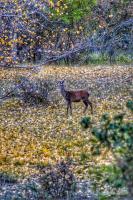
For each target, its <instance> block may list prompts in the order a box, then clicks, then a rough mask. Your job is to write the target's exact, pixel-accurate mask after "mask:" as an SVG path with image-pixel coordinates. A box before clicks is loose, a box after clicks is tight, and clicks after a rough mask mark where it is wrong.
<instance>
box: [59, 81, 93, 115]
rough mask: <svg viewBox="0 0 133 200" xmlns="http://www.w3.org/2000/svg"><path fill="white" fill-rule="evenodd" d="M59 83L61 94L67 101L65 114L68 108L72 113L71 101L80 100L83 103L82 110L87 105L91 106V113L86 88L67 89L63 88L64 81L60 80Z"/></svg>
mask: <svg viewBox="0 0 133 200" xmlns="http://www.w3.org/2000/svg"><path fill="white" fill-rule="evenodd" d="M59 84H60V91H61V94H62V96H63V97H64V99H65V100H66V102H67V115H68V111H69V109H70V112H71V114H72V102H80V101H83V103H84V104H85V109H84V112H85V111H86V110H87V108H88V105H89V106H90V107H91V113H92V114H93V107H92V103H91V102H90V101H89V99H88V98H89V93H88V91H86V90H76V91H68V90H65V87H64V81H60V82H59Z"/></svg>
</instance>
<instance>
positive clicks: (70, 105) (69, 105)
mask: <svg viewBox="0 0 133 200" xmlns="http://www.w3.org/2000/svg"><path fill="white" fill-rule="evenodd" d="M69 108H70V112H71V115H72V104H71V102H69V101H68V102H67V115H68V111H69Z"/></svg>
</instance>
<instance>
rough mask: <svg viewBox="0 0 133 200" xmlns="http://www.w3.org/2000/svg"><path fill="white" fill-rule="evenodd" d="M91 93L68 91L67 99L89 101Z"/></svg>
mask: <svg viewBox="0 0 133 200" xmlns="http://www.w3.org/2000/svg"><path fill="white" fill-rule="evenodd" d="M88 97H89V93H88V91H86V90H78V91H67V99H68V100H71V101H75V102H78V101H80V100H83V99H88Z"/></svg>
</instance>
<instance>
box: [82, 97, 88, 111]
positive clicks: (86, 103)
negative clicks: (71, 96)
mask: <svg viewBox="0 0 133 200" xmlns="http://www.w3.org/2000/svg"><path fill="white" fill-rule="evenodd" d="M83 103H84V104H85V109H84V111H83V112H84V113H85V111H86V110H87V108H88V104H89V103H88V100H83Z"/></svg>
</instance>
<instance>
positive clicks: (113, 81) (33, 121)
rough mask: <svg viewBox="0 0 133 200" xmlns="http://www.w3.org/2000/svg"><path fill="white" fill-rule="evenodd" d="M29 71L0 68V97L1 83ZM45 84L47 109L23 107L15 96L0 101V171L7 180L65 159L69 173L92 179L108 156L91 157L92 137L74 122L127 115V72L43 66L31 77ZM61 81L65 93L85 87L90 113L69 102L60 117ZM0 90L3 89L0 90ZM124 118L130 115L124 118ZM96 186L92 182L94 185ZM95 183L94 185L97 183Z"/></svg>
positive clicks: (130, 85) (132, 91)
mask: <svg viewBox="0 0 133 200" xmlns="http://www.w3.org/2000/svg"><path fill="white" fill-rule="evenodd" d="M29 72H30V70H29V71H28V70H25V69H23V70H22V69H7V70H5V69H4V70H2V69H1V70H0V85H1V84H2V85H1V89H0V95H1V96H2V95H3V94H4V93H6V90H7V89H8V91H10V87H7V86H5V85H4V84H3V83H6V82H7V85H8V86H9V85H10V83H12V82H15V81H16V80H17V78H18V77H19V76H27V73H29ZM30 78H31V79H33V80H34V79H36V78H40V79H43V80H46V81H47V82H48V83H49V84H51V87H52V89H51V90H50V91H49V95H48V99H49V104H48V105H45V106H44V105H40V106H26V105H24V103H23V102H22V101H20V100H19V99H17V98H10V99H6V100H5V101H1V102H0V138H1V142H0V171H1V173H6V174H10V176H12V177H17V178H26V177H29V176H32V175H34V174H37V173H39V170H38V167H40V166H47V165H48V164H55V163H56V162H59V161H60V160H66V159H68V158H71V159H72V160H73V162H74V163H75V165H74V166H75V167H74V168H73V173H74V174H75V175H76V177H78V178H81V179H88V178H90V177H92V179H95V176H94V174H93V169H94V168H96V167H97V166H99V165H105V164H107V165H108V164H110V163H112V162H113V158H112V155H111V154H110V153H107V152H106V151H103V153H102V154H101V156H95V157H94V156H92V153H91V148H92V146H93V145H94V144H93V137H92V135H91V131H90V129H87V130H83V129H82V127H81V125H80V121H81V119H82V117H84V116H90V117H91V120H92V123H93V124H96V125H98V124H99V121H100V118H101V116H102V114H103V113H105V112H108V113H110V115H111V116H113V115H114V114H115V113H121V112H122V113H123V112H127V108H126V106H125V105H126V102H127V100H129V99H131V98H132V95H133V68H132V67H128V66H125V67H124V66H97V67H89V66H83V67H66V66H64V67H57V66H47V67H43V68H42V69H41V71H40V72H39V73H34V72H33V73H32V75H31V76H30ZM59 80H65V86H66V88H67V89H72V90H74V89H87V90H88V91H90V100H91V101H92V103H93V107H94V114H93V115H92V114H91V112H90V108H88V110H87V112H86V114H85V115H84V114H83V109H84V105H83V103H82V102H80V103H73V115H72V116H69V117H67V116H66V103H65V101H64V99H63V97H62V96H61V94H60V91H59V88H58V81H59ZM4 86H5V87H4ZM127 118H128V119H129V120H132V116H131V114H130V113H129V114H128V115H127ZM97 184H98V183H97ZM99 184H100V183H99Z"/></svg>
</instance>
